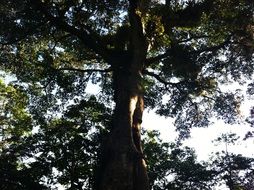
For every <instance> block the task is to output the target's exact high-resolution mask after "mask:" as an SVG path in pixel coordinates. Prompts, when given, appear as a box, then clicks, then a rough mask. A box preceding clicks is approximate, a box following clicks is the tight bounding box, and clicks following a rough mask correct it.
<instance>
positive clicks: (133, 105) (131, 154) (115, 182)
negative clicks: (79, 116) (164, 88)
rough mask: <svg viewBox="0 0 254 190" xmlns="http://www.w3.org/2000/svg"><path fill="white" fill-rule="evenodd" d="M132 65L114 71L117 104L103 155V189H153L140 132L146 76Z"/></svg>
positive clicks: (100, 187) (101, 180) (101, 188)
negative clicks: (150, 183) (133, 68)
mask: <svg viewBox="0 0 254 190" xmlns="http://www.w3.org/2000/svg"><path fill="white" fill-rule="evenodd" d="M131 68H132V67H128V68H124V69H122V70H117V71H115V73H114V80H115V81H114V83H115V85H114V86H115V102H116V107H115V111H114V121H113V128H112V131H111V133H110V136H109V139H108V142H107V143H108V144H107V146H106V151H105V154H104V156H103V157H104V160H103V164H104V168H103V170H102V171H101V172H102V175H101V179H100V182H99V183H100V185H99V189H100V190H148V189H149V183H148V176H147V171H146V164H145V161H144V157H143V152H142V146H141V135H140V132H141V123H142V114H143V109H144V103H143V94H142V93H143V92H142V87H141V82H142V81H141V80H142V77H141V75H140V72H137V71H135V70H132V69H131Z"/></svg>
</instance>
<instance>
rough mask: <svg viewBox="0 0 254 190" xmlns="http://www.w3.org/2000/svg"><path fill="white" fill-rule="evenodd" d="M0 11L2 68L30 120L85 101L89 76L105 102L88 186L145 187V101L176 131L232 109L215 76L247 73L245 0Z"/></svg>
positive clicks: (43, 0) (235, 101)
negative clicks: (94, 172)
mask: <svg viewBox="0 0 254 190" xmlns="http://www.w3.org/2000/svg"><path fill="white" fill-rule="evenodd" d="M0 10H1V13H0V23H1V26H0V43H1V48H2V51H1V53H0V55H1V68H2V69H3V70H5V71H6V72H10V73H12V74H15V77H17V82H16V83H17V85H19V86H21V87H22V88H23V90H25V91H26V92H27V93H28V94H29V95H28V97H29V103H30V104H29V113H30V114H31V117H32V118H33V119H34V121H35V123H34V124H35V125H38V126H39V127H42V126H45V124H48V123H49V122H50V121H51V120H52V117H53V116H52V115H54V114H55V113H57V114H61V113H63V112H64V111H65V109H68V108H66V106H67V105H68V104H77V102H80V101H82V99H83V100H86V99H87V96H86V94H85V87H86V85H87V83H88V82H89V81H92V82H93V83H95V84H98V85H100V87H101V93H100V95H98V96H99V97H98V98H99V99H100V100H101V101H104V104H105V105H107V106H110V105H112V102H114V114H113V116H112V117H113V119H112V125H111V126H110V127H109V128H108V130H109V131H110V133H109V135H107V138H106V140H105V143H103V144H104V147H103V151H102V157H101V164H100V166H101V168H100V172H99V173H100V175H99V176H98V181H97V186H98V187H97V189H105V190H109V189H110V190H116V189H117V190H125V189H133V190H147V189H149V182H148V176H147V171H146V164H145V160H144V155H143V150H142V147H141V139H140V131H141V123H142V113H143V110H144V108H155V107H157V112H158V113H159V114H161V115H165V116H176V123H175V126H176V128H177V129H178V130H179V131H180V132H181V133H180V134H181V137H182V138H184V137H187V136H188V133H186V132H188V130H189V129H190V128H191V127H192V126H196V127H199V126H207V125H208V124H209V118H210V117H211V116H212V115H215V116H217V117H218V118H223V119H225V120H226V121H227V122H229V123H232V122H234V121H235V120H236V118H237V116H238V114H239V106H240V101H241V99H240V98H239V94H237V93H236V94H232V93H222V92H221V91H220V89H219V85H218V83H219V82H223V81H224V82H225V80H226V79H227V78H230V79H233V80H238V81H241V78H242V77H243V76H251V74H252V71H253V64H252V61H253V14H252V13H253V1H251V0H239V1H231V0H230V1H228V0H203V1H170V0H169V1H168V0H166V1H165V2H163V1H156V0H150V1H144V0H137V1H134V0H129V1H127V0H121V1H111V0H104V1H97V0H88V1H82V0H81V1H80V0H58V1H56V0H22V1H15V0H3V1H2V2H1V5H0ZM165 99H167V101H166V103H165Z"/></svg>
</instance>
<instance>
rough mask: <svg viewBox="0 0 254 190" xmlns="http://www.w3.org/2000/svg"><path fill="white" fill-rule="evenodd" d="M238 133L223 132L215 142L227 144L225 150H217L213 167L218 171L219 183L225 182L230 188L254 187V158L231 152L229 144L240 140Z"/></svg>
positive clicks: (231, 189) (213, 159) (234, 189)
mask: <svg viewBox="0 0 254 190" xmlns="http://www.w3.org/2000/svg"><path fill="white" fill-rule="evenodd" d="M239 138H240V137H239V136H237V135H236V134H233V133H231V134H222V136H221V137H218V138H217V139H216V141H215V142H217V143H219V144H225V150H223V151H221V152H216V153H215V154H214V155H213V157H212V160H211V161H212V162H211V167H212V168H213V170H214V171H216V178H217V181H218V182H219V183H223V182H224V183H225V184H226V186H227V187H228V188H229V189H230V190H237V189H246V190H248V189H251V188H253V185H254V184H253V178H252V177H253V174H254V170H253V163H254V159H253V158H249V157H245V156H243V155H241V154H235V153H232V152H230V150H229V146H230V145H231V147H232V145H235V144H236V143H237V141H238V140H239Z"/></svg>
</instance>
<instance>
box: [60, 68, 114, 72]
mask: <svg viewBox="0 0 254 190" xmlns="http://www.w3.org/2000/svg"><path fill="white" fill-rule="evenodd" d="M56 70H58V71H74V72H82V73H90V72H100V73H107V72H111V71H112V69H111V68H108V69H78V68H71V67H63V68H58V69H56Z"/></svg>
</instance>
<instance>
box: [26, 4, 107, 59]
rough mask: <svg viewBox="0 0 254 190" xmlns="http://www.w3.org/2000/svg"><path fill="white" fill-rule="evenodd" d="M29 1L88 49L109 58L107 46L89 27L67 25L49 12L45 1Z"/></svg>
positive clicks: (55, 24) (52, 22)
mask: <svg viewBox="0 0 254 190" xmlns="http://www.w3.org/2000/svg"><path fill="white" fill-rule="evenodd" d="M30 2H31V3H32V4H33V5H34V7H35V8H36V9H37V10H39V11H40V12H41V13H43V14H44V15H45V17H46V19H48V20H49V21H50V23H51V24H52V25H54V26H55V27H57V28H59V29H61V30H63V31H65V32H68V33H70V34H72V35H74V36H76V37H78V38H79V39H80V40H81V41H82V42H83V43H84V45H85V46H87V47H88V48H89V49H91V50H92V51H94V52H95V53H97V54H99V55H100V56H102V57H103V58H104V59H105V60H106V61H107V60H109V57H110V55H109V52H108V50H107V48H106V47H104V45H103V43H102V42H101V40H100V39H99V38H98V36H97V35H95V34H94V33H93V31H92V30H91V29H90V28H87V29H85V30H82V29H78V28H76V27H75V26H72V25H69V24H68V23H67V22H65V21H64V19H63V18H60V17H57V16H53V15H52V14H51V13H49V11H48V9H47V6H46V5H45V3H43V2H41V0H31V1H30Z"/></svg>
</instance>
